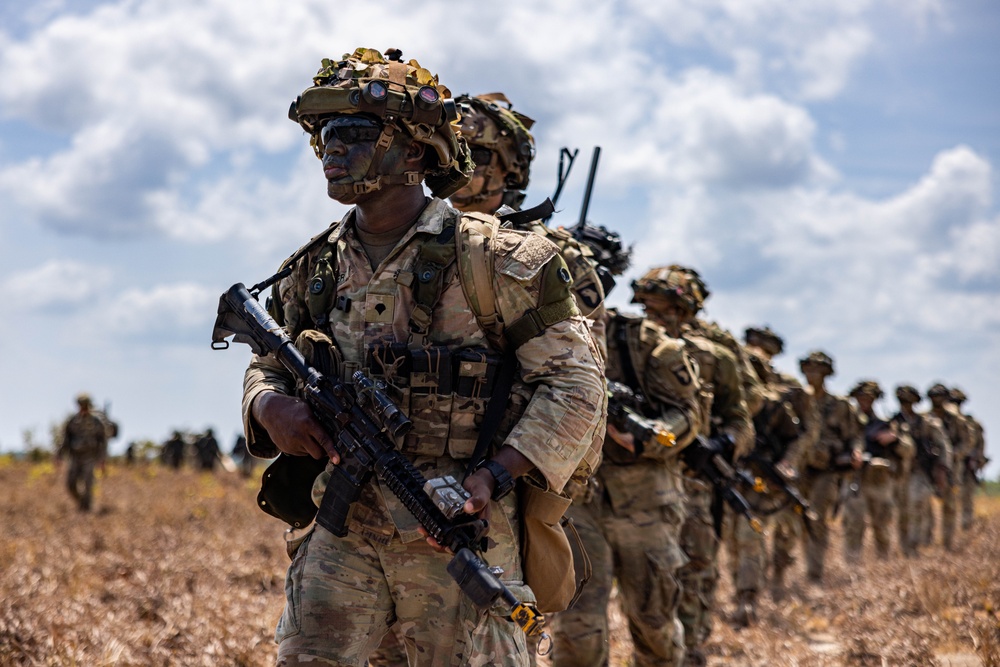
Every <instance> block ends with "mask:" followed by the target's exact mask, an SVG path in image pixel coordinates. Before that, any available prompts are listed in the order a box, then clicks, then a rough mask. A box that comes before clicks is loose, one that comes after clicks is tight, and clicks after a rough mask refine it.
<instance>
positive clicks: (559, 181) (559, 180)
mask: <svg viewBox="0 0 1000 667" xmlns="http://www.w3.org/2000/svg"><path fill="white" fill-rule="evenodd" d="M579 153H580V149H579V148H574V149H573V152H572V153H570V151H569V149H568V148H566V147H565V146H564V147H563V148H562V149H560V151H559V175H558V176H556V191H555V192H554V193H552V197H551V199H552V211H550V212H549V214H548V215H547V216H545V219H544V221H543V222H545V224H548V222H549V218H551V217H552V213H554V212H555V205H556V204H558V203H559V195H561V194H562V190H563V186H565V185H566V181H568V180H569V172H570V171H572V169H573V162H574V161H575V160H576V156H577V155H578V154H579ZM567 158H569V163H568V164H567V162H566V159H567Z"/></svg>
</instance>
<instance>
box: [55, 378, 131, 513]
mask: <svg viewBox="0 0 1000 667" xmlns="http://www.w3.org/2000/svg"><path fill="white" fill-rule="evenodd" d="M76 403H77V406H78V410H77V412H76V414H74V415H73V416H72V417H70V418H69V419H67V420H66V423H65V424H63V427H62V434H61V435H62V438H61V439H62V442H61V443H60V445H59V448H58V449H57V450H56V460H57V461H61V460H62V459H63V457H68V458H69V468H68V470H67V473H66V486H67V488H68V489H69V493H70V495H71V496H73V499H74V500H75V501H76V503H77V506H78V507H79V508H80V510H81V511H84V512H87V511H89V510H90V508H91V504H92V502H93V495H94V470H95V468H97V467H98V466H100V467H101V468H102V469H103V468H104V465H105V460H106V459H107V456H108V439H109V438H112V437H114V436H115V435H117V430H118V429H117V426H116V425H113V424H112V423H111V422H110V421H108V419H107V417H105V415H104V413H102V412H101V411H99V410H94V404H93V401H92V400H91V398H90V396H89V395H88V394H80V395H79V396H77V397H76Z"/></svg>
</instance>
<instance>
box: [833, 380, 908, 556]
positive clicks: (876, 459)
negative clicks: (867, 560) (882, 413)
mask: <svg viewBox="0 0 1000 667" xmlns="http://www.w3.org/2000/svg"><path fill="white" fill-rule="evenodd" d="M883 395H884V394H883V392H882V388H881V387H879V385H878V382H876V381H875V380H862V381H860V382H858V384H857V385H855V386H854V388H853V389H851V392H850V396H851V398H853V399H854V400H855V402H856V403H857V405H858V410H859V415H858V419H859V420H860V422H861V426H862V428H863V429H864V441H865V453H866V454H867V455H868V456H870V459H869V460H867V461H866V462H865V465H864V467H863V468H862V469H861V470H858V471H856V472H855V473H854V474H853V477H852V478H850V479H851V481H850V484H848V486H847V487H846V488H847V489H848V490H849V491H848V493H847V494H846V497H845V499H844V559H845V560H846V561H847V563H848V564H849V565H857V564H858V563H859V561H860V559H861V548H862V545H863V544H864V538H865V530H866V528H867V523H870V524H871V529H872V533H873V534H874V536H875V550H876V553H877V554H878V557H879V558H880V559H883V560H884V559H886V558H888V557H889V544H890V536H889V532H890V525H891V523H892V506H893V489H894V482H895V481H896V477H897V476H898V474H899V471H900V470H901V469H902V467H903V465H904V461H905V462H907V463H906V465H907V466H908V465H909V463H908V462H909V461H910V460H911V459H912V458H913V441H912V440H911V439H910V436H909V434H907V433H899V432H898V429H897V427H896V426H895V425H894V424H893V423H892V422H888V421H886V420H884V419H882V418H881V417H879V416H878V415H876V414H875V407H874V406H875V401H877V400H878V399H880V398H882V396H883ZM866 517H867V519H868V521H867V522H866Z"/></svg>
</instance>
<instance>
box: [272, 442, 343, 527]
mask: <svg viewBox="0 0 1000 667" xmlns="http://www.w3.org/2000/svg"><path fill="white" fill-rule="evenodd" d="M326 462H327V459H326V457H323V458H322V459H314V458H313V457H311V456H290V455H288V454H279V455H278V458H276V459H275V460H274V461H273V462H272V463H271V465H269V466H268V467H267V469H266V470H264V474H263V475H262V476H261V478H260V491H259V492H258V493H257V506H258V507H260V508H261V509H262V510H264V511H265V512H266V513H268V514H270V515H271V516H273V517H276V518H278V519H281V520H282V521H284V522H285V523H287V524H288V525H289V526H291V527H292V528H304V527H306V526H308V525H309V523H310V522H312V520H313V519H314V518H315V517H316V511H317V507H316V503H315V502H314V501H313V496H312V487H313V482H315V481H316V477H317V476H318V475H319V474H320V473H321V472H323V470H324V469H325V468H326Z"/></svg>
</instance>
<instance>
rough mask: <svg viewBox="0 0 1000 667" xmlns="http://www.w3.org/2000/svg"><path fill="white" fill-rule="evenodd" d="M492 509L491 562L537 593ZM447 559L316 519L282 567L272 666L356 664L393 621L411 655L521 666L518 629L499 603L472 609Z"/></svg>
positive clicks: (412, 660)
mask: <svg viewBox="0 0 1000 667" xmlns="http://www.w3.org/2000/svg"><path fill="white" fill-rule="evenodd" d="M497 514H502V512H501V511H500V510H499V508H498V507H494V515H493V519H494V521H493V522H492V523H491V532H490V536H491V538H492V539H491V542H492V541H496V542H497V545H496V546H495V547H493V548H492V549H491V550H490V551H489V552H488V557H489V558H490V563H491V564H493V565H498V566H500V567H501V568H503V570H504V572H505V573H506V574H505V575H504V581H505V583H506V584H507V586H508V587H509V588H510V589H511V591H512V592H513V593H514V595H516V596H518V597H520V598H521V599H525V600H529V601H530V600H533V596H532V595H531V591H530V589H529V588H527V587H526V586H524V585H523V584H521V583H520V577H521V574H520V567H519V564H518V560H517V557H516V554H517V546H516V540H514V539H513V533H512V532H511V529H510V524H509V523H508V522H506V521H503V520H502V519H503V518H504V517H502V516H501V517H499V518H498V517H497ZM450 560H451V554H443V553H438V552H436V551H434V550H433V549H432V548H431V547H430V546H428V545H427V544H426V543H425V542H424V541H423V540H417V541H415V542H408V543H406V544H403V543H402V542H400V540H399V537H398V536H395V537H393V538H392V539H391V540H390V541H389V543H388V544H381V543H379V542H375V541H373V540H369V539H366V538H364V537H362V536H360V535H357V534H355V533H353V532H352V533H349V534H348V535H347V536H346V537H344V538H338V537H335V536H334V535H333V534H331V533H329V532H328V531H326V530H325V529H323V528H319V527H317V528H316V529H315V530H314V531H313V532H312V534H311V535H309V536H308V537H307V538H306V540H305V541H304V542H303V543H302V545H301V546H300V547H299V548H298V551H296V552H295V556H294V559H293V560H292V564H291V566H290V567H289V568H288V575H287V577H286V583H285V609H284V612H283V613H282V616H281V619H280V620H279V621H278V626H277V629H276V630H275V641H277V642H278V644H279V647H278V663H277V664H278V667H290V666H291V665H299V664H308V665H316V666H317V667H319V666H322V665H336V666H340V665H345V666H346V665H350V666H352V667H361V666H362V665H365V664H366V660H367V658H368V656H369V654H370V653H371V652H372V650H373V649H374V648H375V647H376V646H378V644H379V642H380V641H381V640H382V637H383V635H384V634H385V633H386V631H387V629H388V628H389V626H390V625H392V624H393V623H395V624H396V627H398V628H399V634H400V636H401V638H402V642H403V646H404V649H405V653H406V655H407V659H408V662H409V664H410V665H421V666H423V665H427V666H438V665H440V666H442V667H443V666H445V665H447V666H457V665H476V666H486V665H496V664H504V665H517V666H518V667H526V666H527V665H528V657H527V649H526V646H525V637H524V633H522V632H521V631H520V629H518V628H517V626H515V625H514V624H513V623H511V622H509V621H508V620H507V619H506V618H504V617H503V616H502V614H501V613H500V611H499V610H497V609H492V610H489V611H484V610H479V609H477V608H476V607H475V606H474V605H473V604H472V603H471V602H470V601H469V599H468V598H467V597H466V596H465V595H464V594H462V592H461V590H460V589H459V587H458V586H457V585H456V584H455V581H454V580H453V579H452V578H451V576H450V575H449V574H448V572H447V570H446V567H447V565H448V562H449V561H450ZM508 577H510V579H508Z"/></svg>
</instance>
